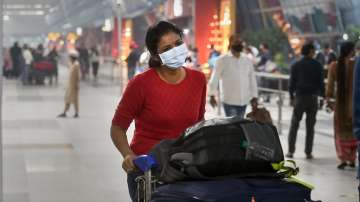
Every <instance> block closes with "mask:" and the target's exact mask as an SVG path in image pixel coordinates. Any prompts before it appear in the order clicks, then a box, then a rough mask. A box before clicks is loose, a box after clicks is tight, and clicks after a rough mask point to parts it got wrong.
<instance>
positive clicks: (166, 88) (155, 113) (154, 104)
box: [112, 68, 206, 155]
mask: <svg viewBox="0 0 360 202" xmlns="http://www.w3.org/2000/svg"><path fill="white" fill-rule="evenodd" d="M185 70H186V77H185V79H184V80H183V81H181V82H180V83H179V84H169V83H166V82H165V81H163V80H161V78H160V77H159V75H158V74H157V72H156V71H155V69H153V68H152V69H150V70H148V71H146V72H144V73H142V74H139V75H137V76H136V77H134V78H133V80H131V81H130V82H129V84H128V86H127V87H126V90H125V92H124V94H123V97H122V99H121V100H120V103H119V105H118V107H117V110H116V112H115V115H114V118H113V121H112V124H113V125H115V126H119V127H121V128H122V129H124V130H125V131H126V130H127V129H128V127H129V125H130V123H131V122H132V121H133V120H135V134H134V136H133V139H132V141H131V144H130V147H131V149H132V150H133V152H134V153H135V154H136V155H141V154H146V153H148V152H149V150H150V149H151V148H152V147H153V146H154V145H155V144H157V143H159V142H160V141H161V140H163V139H167V138H176V137H178V136H179V135H180V134H181V133H182V132H183V131H184V130H185V129H186V128H187V127H189V126H192V125H193V124H195V123H197V122H199V121H201V120H202V119H203V118H204V113H205V99H206V79H205V76H204V74H202V73H201V72H198V71H195V70H191V69H187V68H185Z"/></svg>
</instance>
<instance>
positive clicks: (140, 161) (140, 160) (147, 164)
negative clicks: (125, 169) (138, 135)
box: [134, 155, 157, 173]
mask: <svg viewBox="0 0 360 202" xmlns="http://www.w3.org/2000/svg"><path fill="white" fill-rule="evenodd" d="M134 164H135V165H136V167H138V168H139V169H140V170H141V171H143V172H144V173H145V172H147V171H149V170H151V169H152V168H156V167H157V163H156V160H155V158H154V157H153V156H152V155H141V156H138V157H136V158H135V159H134Z"/></svg>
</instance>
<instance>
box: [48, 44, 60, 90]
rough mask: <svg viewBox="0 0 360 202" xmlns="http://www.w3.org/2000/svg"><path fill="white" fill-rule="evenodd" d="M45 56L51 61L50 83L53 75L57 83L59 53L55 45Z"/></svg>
mask: <svg viewBox="0 0 360 202" xmlns="http://www.w3.org/2000/svg"><path fill="white" fill-rule="evenodd" d="M47 58H48V59H49V60H50V61H51V62H52V63H53V65H54V67H53V69H52V71H51V72H50V85H51V84H52V82H53V77H55V83H58V71H59V70H58V61H59V53H58V52H57V50H56V47H54V48H53V49H52V50H51V51H50V53H49V54H48V56H47Z"/></svg>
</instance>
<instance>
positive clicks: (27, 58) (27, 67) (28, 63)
mask: <svg viewBox="0 0 360 202" xmlns="http://www.w3.org/2000/svg"><path fill="white" fill-rule="evenodd" d="M22 54H23V57H24V61H25V65H24V67H23V72H22V74H21V80H22V83H23V84H24V85H27V84H28V82H29V71H30V66H31V63H32V61H33V56H32V54H31V51H30V48H29V46H28V45H27V44H24V47H23V53H22Z"/></svg>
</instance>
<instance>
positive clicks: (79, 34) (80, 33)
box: [76, 27, 83, 36]
mask: <svg viewBox="0 0 360 202" xmlns="http://www.w3.org/2000/svg"><path fill="white" fill-rule="evenodd" d="M82 33H83V29H82V28H81V27H78V28H76V34H77V35H78V36H81V35H82Z"/></svg>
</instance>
